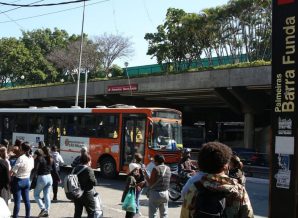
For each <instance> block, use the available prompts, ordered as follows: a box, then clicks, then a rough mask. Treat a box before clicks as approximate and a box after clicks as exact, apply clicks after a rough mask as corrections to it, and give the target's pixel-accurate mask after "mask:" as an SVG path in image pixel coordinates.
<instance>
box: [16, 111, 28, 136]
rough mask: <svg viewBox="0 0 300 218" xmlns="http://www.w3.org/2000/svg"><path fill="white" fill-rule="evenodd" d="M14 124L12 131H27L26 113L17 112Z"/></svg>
mask: <svg viewBox="0 0 300 218" xmlns="http://www.w3.org/2000/svg"><path fill="white" fill-rule="evenodd" d="M14 125H15V126H14V132H24V133H25V132H27V115H26V114H17V116H16V119H15V122H14Z"/></svg>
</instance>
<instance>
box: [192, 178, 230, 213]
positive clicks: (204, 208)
mask: <svg viewBox="0 0 300 218" xmlns="http://www.w3.org/2000/svg"><path fill="white" fill-rule="evenodd" d="M195 186H196V187H197V191H198V192H197V196H196V199H195V201H194V208H195V210H194V214H193V217H194V218H217V217H220V218H226V214H225V205H226V198H225V197H226V193H224V192H218V191H213V190H209V189H207V188H205V187H203V185H202V183H200V182H196V183H195Z"/></svg>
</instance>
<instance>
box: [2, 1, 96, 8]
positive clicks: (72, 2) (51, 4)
mask: <svg viewBox="0 0 300 218" xmlns="http://www.w3.org/2000/svg"><path fill="white" fill-rule="evenodd" d="M83 1H86V2H87V1H90V0H75V1H67V2H58V3H49V4H27V5H20V4H12V3H5V2H0V5H6V6H14V7H45V6H56V5H67V4H74V3H79V2H83Z"/></svg>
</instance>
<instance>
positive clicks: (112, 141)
mask: <svg viewBox="0 0 300 218" xmlns="http://www.w3.org/2000/svg"><path fill="white" fill-rule="evenodd" d="M0 138H1V139H4V138H5V139H8V140H10V141H11V142H12V143H14V142H15V140H16V139H20V140H22V141H28V142H30V143H31V144H32V146H33V147H35V146H37V143H38V142H39V141H44V142H45V143H46V145H47V146H53V145H56V146H58V148H59V150H60V153H61V155H62V157H63V159H64V161H65V163H66V164H67V165H70V164H71V163H72V161H73V160H74V158H75V157H76V156H78V155H79V154H80V149H81V148H82V147H83V146H86V147H87V148H88V151H89V153H90V155H91V157H92V168H94V169H96V168H99V167H100V169H101V172H102V174H103V176H105V177H114V176H115V175H117V174H118V173H119V172H126V170H127V168H128V164H129V163H130V162H131V161H132V158H133V155H134V153H136V152H139V153H141V154H142V155H143V156H144V163H145V164H147V163H149V161H150V159H151V157H153V156H154V155H155V154H157V153H160V154H163V155H164V156H165V158H166V163H167V164H169V165H170V166H171V169H174V170H175V168H176V167H177V163H178V161H179V160H180V150H178V149H177V148H178V147H182V121H181V112H180V111H177V110H174V109H168V108H136V107H134V106H127V105H115V106H112V107H97V108H57V107H43V108H37V107H30V108H26V109H24V108H23V109H20V108H7V109H0Z"/></svg>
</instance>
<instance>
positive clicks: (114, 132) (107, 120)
mask: <svg viewBox="0 0 300 218" xmlns="http://www.w3.org/2000/svg"><path fill="white" fill-rule="evenodd" d="M118 124H119V119H118V116H117V115H113V114H105V115H100V116H98V117H97V128H96V129H97V130H96V132H97V136H98V137H99V138H114V139H115V138H118V130H119V128H118Z"/></svg>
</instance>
